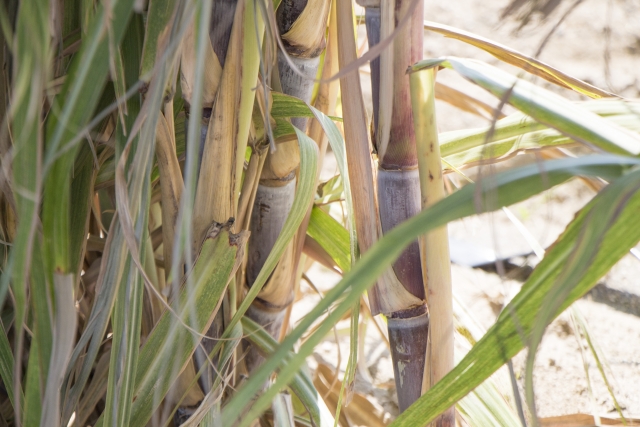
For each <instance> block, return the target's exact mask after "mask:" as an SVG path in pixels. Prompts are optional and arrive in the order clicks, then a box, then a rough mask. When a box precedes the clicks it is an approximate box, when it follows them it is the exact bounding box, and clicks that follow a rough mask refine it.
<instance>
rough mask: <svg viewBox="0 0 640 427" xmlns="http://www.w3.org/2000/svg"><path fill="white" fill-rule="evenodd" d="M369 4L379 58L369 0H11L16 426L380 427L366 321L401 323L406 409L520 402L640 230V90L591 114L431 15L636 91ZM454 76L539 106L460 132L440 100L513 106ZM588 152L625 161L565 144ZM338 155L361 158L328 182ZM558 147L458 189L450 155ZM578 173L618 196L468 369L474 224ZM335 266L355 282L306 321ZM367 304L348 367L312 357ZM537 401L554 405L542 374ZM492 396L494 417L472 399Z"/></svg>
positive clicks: (2, 352)
mask: <svg viewBox="0 0 640 427" xmlns="http://www.w3.org/2000/svg"><path fill="white" fill-rule="evenodd" d="M362 5H363V6H364V7H365V21H366V29H367V34H368V38H369V52H368V53H365V54H364V55H363V56H361V57H358V53H357V48H356V37H355V34H356V31H355V28H354V21H355V20H354V10H353V4H352V2H351V1H349V0H334V1H330V0H282V1H279V2H278V1H276V2H264V1H260V0H258V1H253V2H251V1H246V0H201V1H196V0H185V1H177V0H150V1H148V2H139V1H133V0H111V1H109V2H106V1H105V2H80V1H71V0H69V1H68V0H64V1H58V2H41V1H36V0H23V1H21V2H10V1H0V29H1V31H0V55H1V56H0V65H1V66H2V67H1V71H2V76H1V77H2V78H0V119H1V123H0V153H1V157H0V162H1V163H0V165H1V166H2V174H1V175H0V189H1V190H2V191H1V192H0V193H1V194H0V239H1V241H0V254H1V257H0V263H1V270H2V274H1V276H0V306H1V307H2V311H1V312H0V314H1V316H0V317H1V319H0V323H1V326H2V327H1V328H0V379H1V381H2V390H1V391H2V393H0V424H2V425H15V426H22V425H24V426H35V425H40V426H85V425H92V426H111V425H125V426H126V425H132V426H142V425H153V426H169V425H183V426H196V425H201V426H209V425H225V426H227V425H229V426H231V425H234V426H236V425H237V426H247V425H252V424H254V423H257V422H259V423H260V425H286V426H293V425H314V426H326V425H334V424H336V423H337V424H340V425H343V426H347V425H353V424H356V423H358V422H360V423H363V422H364V423H372V424H373V423H375V422H376V421H377V420H376V419H375V416H373V415H372V412H371V411H369V409H370V408H371V404H370V402H369V403H367V400H366V398H365V397H364V396H362V395H360V394H358V393H357V391H355V388H354V386H353V385H354V381H355V378H356V375H355V373H356V371H357V370H358V369H360V370H362V371H361V373H362V374H363V375H364V376H366V375H368V372H367V371H366V354H364V353H363V348H364V345H365V342H364V334H363V333H361V332H362V331H363V330H364V329H365V328H364V327H363V325H365V324H366V323H365V322H368V321H370V320H367V319H368V316H369V315H373V316H375V315H378V314H382V315H383V316H384V318H385V321H386V328H387V330H386V335H387V336H388V342H389V350H390V354H391V357H392V362H393V370H394V374H395V382H396V389H397V394H398V404H399V409H400V411H401V412H402V414H401V415H400V417H399V419H398V420H396V421H395V425H427V424H428V423H431V422H435V424H436V425H443V426H446V425H453V423H454V421H455V412H454V408H453V406H454V404H456V402H457V401H458V400H460V399H462V401H461V402H460V408H461V409H462V411H461V413H463V414H464V415H465V417H466V420H467V421H468V422H469V423H470V424H472V425H482V423H483V422H485V421H484V420H485V419H487V418H486V414H487V413H490V414H493V415H492V416H494V417H497V418H500V419H503V420H513V419H515V417H516V416H515V415H513V413H510V412H509V410H510V409H509V408H506V409H505V406H506V404H505V400H504V399H503V395H504V393H503V392H502V391H497V388H496V387H494V386H493V385H492V384H493V383H491V380H489V381H488V382H487V383H485V384H482V383H483V381H485V380H487V378H489V377H490V376H491V375H492V374H493V373H494V372H495V371H496V370H498V369H499V368H500V366H502V365H503V364H504V363H506V362H507V361H508V360H509V359H510V358H511V357H513V356H514V355H515V354H516V353H517V352H518V351H519V350H520V349H522V348H524V347H525V346H530V348H531V349H535V348H536V346H537V344H538V343H539V341H540V339H541V334H542V331H543V329H544V327H545V326H546V325H547V324H548V323H549V322H550V321H551V320H552V319H553V318H554V317H555V316H556V315H558V314H559V313H560V312H561V311H562V310H563V309H564V308H566V307H567V306H568V305H569V304H570V303H571V302H572V301H575V299H577V298H578V297H579V296H580V295H582V294H584V292H586V291H587V290H588V289H589V288H590V287H591V286H593V285H594V284H595V283H596V281H597V280H598V278H599V277H600V276H602V275H603V274H605V273H606V271H608V270H609V269H610V268H611V266H612V265H613V264H614V263H615V262H616V261H617V260H618V259H620V258H621V257H622V256H623V255H624V253H626V251H627V250H628V249H629V248H630V247H632V246H633V245H635V244H636V243H637V242H638V240H640V230H639V229H638V228H637V227H635V226H634V224H633V221H634V218H637V214H638V211H639V209H640V208H639V206H640V196H639V195H638V190H637V189H638V188H640V186H639V185H638V182H639V181H640V177H639V175H638V172H637V169H638V167H639V166H640V165H639V164H638V160H637V158H636V156H637V155H638V154H640V138H639V137H638V132H639V131H640V125H639V124H638V120H637V113H638V111H640V107H638V105H637V103H631V102H624V101H621V100H614V99H609V100H600V101H592V102H591V103H587V104H584V105H583V104H576V103H574V102H570V101H568V100H566V99H564V98H562V97H560V96H558V95H555V94H553V93H551V92H549V91H547V90H543V89H541V88H539V87H537V86H534V85H533V84H531V83H529V82H527V81H526V80H525V79H523V78H521V77H514V76H512V75H510V74H507V73H504V72H502V71H498V70H497V69H495V68H493V67H490V66H488V65H487V64H484V63H480V62H477V61H472V60H466V59H460V58H453V57H451V58H439V59H427V60H423V58H422V39H423V30H424V28H427V29H429V30H431V31H437V32H440V33H444V34H446V35H448V36H451V37H456V38H459V39H460V40H462V41H464V42H467V43H469V44H472V45H474V46H477V47H479V48H482V49H485V50H487V51H489V52H490V53H492V54H494V55H496V56H497V57H498V58H500V59H501V60H503V61H505V62H508V63H511V64H513V65H516V66H519V67H520V68H522V69H523V70H524V71H526V72H530V73H532V74H534V75H536V76H538V77H542V78H545V79H547V80H548V81H550V82H552V83H554V84H556V85H559V86H562V87H565V88H569V89H572V90H574V91H576V92H578V93H581V94H583V95H587V96H590V97H593V98H598V97H607V96H610V95H611V94H609V93H607V92H605V91H602V90H600V89H597V88H595V87H593V86H591V85H588V84H586V83H584V82H581V81H579V80H577V79H574V78H571V77H570V76H567V75H566V74H564V73H562V72H560V71H559V70H555V69H553V68H551V67H550V66H548V65H547V64H544V63H541V62H540V61H537V60H535V59H533V58H530V57H527V56H526V55H523V54H521V53H519V52H516V51H514V50H512V49H509V48H507V47H505V46H502V45H499V44H497V43H495V42H492V41H490V40H487V39H483V38H481V37H478V36H475V35H473V34H470V33H467V32H464V31H461V30H458V29H455V28H451V27H446V26H443V25H440V24H435V23H428V22H427V23H425V22H423V20H422V14H423V10H422V7H423V6H422V3H421V2H420V1H419V0H395V1H386V0H383V1H381V2H378V3H376V2H375V1H370V0H367V2H365V3H362ZM367 61H370V62H371V73H372V88H371V91H372V95H373V116H372V117H368V116H367V109H366V108H365V106H364V101H363V88H362V86H361V84H360V76H359V71H358V70H359V68H360V66H361V65H363V64H365V63H366V62H367ZM443 67H445V68H451V69H453V70H455V71H456V72H458V73H460V74H461V75H462V76H464V77H466V78H467V79H469V80H471V81H472V82H474V83H476V84H477V85H479V86H481V87H483V88H485V89H487V90H488V91H490V92H491V93H493V94H494V95H495V96H496V97H498V98H499V99H501V100H503V102H509V103H510V104H511V105H513V106H514V107H515V108H517V109H519V110H520V111H521V112H519V113H515V114H512V115H510V116H506V117H504V118H501V119H500V120H498V121H496V122H495V123H492V124H491V125H490V126H488V127H487V128H482V129H469V130H463V131H456V132H449V133H442V134H438V132H437V128H436V115H435V101H434V99H435V97H441V98H442V99H445V100H447V101H448V102H452V103H453V104H454V105H456V106H458V107H460V108H462V109H464V110H465V111H474V112H479V113H480V114H483V113H484V114H486V113H487V112H489V113H491V114H492V115H495V117H502V115H501V114H499V113H495V112H493V110H492V109H491V108H490V107H487V106H486V104H483V103H481V102H480V101H478V100H475V99H474V98H473V97H471V96H468V95H466V94H463V93H461V92H459V91H458V92H456V91H455V90H454V89H451V88H448V89H447V88H446V87H444V86H442V85H439V84H438V83H437V82H436V69H438V68H443ZM407 70H408V71H407ZM494 113H495V114H494ZM340 114H341V117H336V115H340ZM579 143H582V144H583V143H587V144H589V145H587V146H588V147H593V146H595V147H597V149H598V150H600V151H604V152H607V153H611V154H606V155H605V154H595V155H591V156H584V155H582V156H578V157H576V158H567V157H564V154H563V153H566V152H567V151H566V150H571V149H572V147H574V146H575V145H577V144H579ZM328 146H330V147H331V152H332V156H333V157H334V158H335V160H336V163H337V167H338V169H339V174H338V175H337V176H335V177H334V178H331V179H330V180H329V181H328V182H321V181H320V170H321V169H322V165H323V159H324V157H325V154H326V153H327V151H328ZM558 147H562V148H563V150H564V151H558V150H557V148H558ZM532 149H535V150H543V152H544V153H546V154H545V155H546V156H547V157H555V158H556V159H555V160H545V161H544V162H542V165H543V166H544V167H543V168H542V169H543V171H544V172H543V173H542V172H540V169H538V166H536V165H534V166H531V165H530V166H527V167H524V168H518V169H515V170H509V171H506V172H504V173H501V174H498V175H496V176H494V177H491V178H492V179H490V180H489V179H487V180H484V181H480V182H477V183H472V184H469V185H466V186H464V187H463V188H461V189H460V190H458V191H455V192H453V193H452V194H449V195H446V193H445V191H444V188H445V186H444V182H445V175H444V174H445V173H460V172H461V170H462V169H463V168H465V167H467V166H469V165H472V164H477V163H479V162H496V161H502V160H506V159H508V158H509V157H510V156H512V155H514V154H515V153H518V152H522V151H526V150H532ZM559 153H560V154H559ZM559 156H561V158H557V157H559ZM574 175H580V176H581V177H582V179H587V178H589V179H591V181H590V182H591V183H592V184H593V188H595V189H596V190H598V191H600V193H598V194H597V195H596V196H595V197H594V199H593V200H592V202H591V203H590V204H588V205H587V206H586V207H585V208H584V209H583V210H582V211H581V212H580V213H579V214H578V215H577V216H576V218H575V219H574V220H573V221H572V223H571V224H570V225H569V227H568V228H567V231H566V232H565V233H564V234H563V235H562V236H561V237H560V238H559V239H558V241H557V242H556V244H555V245H554V246H553V248H551V249H550V250H549V251H548V253H547V254H546V256H545V258H544V260H543V261H542V262H540V264H539V265H538V266H537V267H536V269H535V271H534V274H533V275H532V276H531V278H530V279H529V281H528V283H527V284H525V287H524V289H526V292H523V293H521V294H519V295H518V296H516V297H515V298H514V300H513V301H512V302H511V303H510V304H509V305H508V306H507V307H506V308H505V311H504V314H503V315H502V316H501V317H500V318H499V319H498V321H497V323H496V325H495V326H494V327H493V328H492V329H491V330H490V331H488V332H487V333H486V335H485V336H484V337H483V338H481V339H479V340H477V343H475V345H474V346H473V348H472V349H471V350H470V351H469V353H468V354H467V355H466V356H465V357H464V358H462V360H461V361H460V362H459V364H458V365H456V366H455V367H454V358H453V335H454V317H453V301H454V300H453V297H452V293H451V278H450V270H449V268H450V267H449V256H448V246H447V232H446V224H447V222H449V221H452V220H455V219H459V218H463V217H466V216H471V215H474V214H476V213H477V212H483V211H491V210H495V209H498V208H501V207H503V206H507V205H509V204H512V203H515V202H518V201H521V200H525V199H526V198H528V197H531V196H533V195H535V194H538V193H540V192H542V191H544V190H546V189H548V188H549V187H550V186H552V185H555V184H558V183H561V182H564V181H566V180H568V179H569V178H571V177H572V176H574ZM596 178H597V179H596ZM603 180H604V181H603ZM605 181H606V182H609V183H610V184H609V185H607V186H604V184H603V183H604V182H605ZM327 193H329V194H327ZM337 206H340V207H342V208H344V209H338V210H339V211H341V212H342V211H344V214H343V215H336V209H332V207H337ZM586 229H589V230H591V232H590V233H586V234H585V233H584V230H586ZM310 261H318V262H321V263H322V264H324V265H325V266H328V267H329V268H331V269H332V270H334V271H335V272H338V273H339V274H342V275H343V279H342V280H341V281H340V282H339V283H338V284H337V285H335V286H334V287H333V288H332V289H331V290H330V291H328V292H327V293H325V294H324V295H322V298H321V299H320V300H319V301H318V302H317V304H316V305H315V306H314V307H312V308H311V309H310V310H309V312H308V313H306V315H305V316H304V317H303V318H301V319H300V320H299V321H298V322H296V323H295V325H294V324H293V322H291V321H290V318H291V311H292V307H293V305H294V303H295V301H296V299H297V298H298V297H299V295H300V283H301V281H302V277H305V280H308V278H307V277H306V270H307V268H308V267H309V265H310ZM562 266H566V267H567V268H566V271H562V268H561V267H562ZM365 293H367V297H368V298H366V300H365V299H364V298H363V296H364V295H365ZM361 312H362V316H361V315H360V314H361ZM347 317H349V318H350V322H351V326H350V342H351V348H350V355H349V358H348V363H347V369H346V372H345V376H344V378H343V380H342V381H341V380H339V379H338V377H337V376H335V375H334V377H333V378H329V374H328V373H327V369H326V366H325V367H322V366H319V367H318V371H317V373H316V374H317V375H315V376H314V377H313V378H312V377H311V375H310V373H309V371H308V369H307V367H306V359H307V357H308V356H310V355H311V354H312V353H313V351H314V349H315V348H316V347H317V346H318V345H319V344H320V343H321V342H322V341H324V340H325V339H326V336H327V335H328V334H329V333H330V332H331V330H332V329H333V328H334V327H335V325H336V324H337V323H338V322H339V321H340V320H342V319H345V318H347ZM458 317H460V316H458ZM457 321H458V322H460V318H458V319H457ZM376 322H377V321H376ZM374 324H375V325H377V324H378V323H374ZM456 325H457V324H456ZM457 327H458V326H455V328H457ZM383 332H384V331H383ZM383 335H384V333H383ZM465 336H467V337H468V336H470V335H469V334H467V335H465ZM474 338H479V337H474ZM294 349H295V351H294ZM532 354H535V351H533V352H532ZM532 358H533V355H531V356H530V363H529V365H528V366H529V370H528V371H527V376H528V378H529V379H530V378H531V375H532V373H531V366H533V365H532V363H531V360H533V359H532ZM322 381H324V382H322ZM529 384H530V383H529ZM336 386H337V387H338V389H339V390H337V391H336ZM477 386H481V387H478V389H476V390H475V391H473V393H472V394H471V395H470V396H469V397H467V398H464V396H465V395H467V394H468V393H470V392H471V391H472V390H473V389H474V388H476V387H477ZM485 386H486V387H485ZM487 390H489V391H487ZM320 391H322V393H320ZM483 393H484V394H483ZM486 393H489V394H491V393H493V394H496V395H497V396H498V399H493V400H491V402H490V399H486V398H485V397H486ZM421 395H423V396H422V397H421ZM463 398H464V399H463ZM526 398H527V399H528V401H529V402H530V406H531V407H532V408H533V404H532V403H531V402H533V394H532V392H531V389H530V388H529V389H527V393H526ZM479 400H480V401H482V404H480V406H482V405H484V406H486V407H488V408H489V410H486V409H482V408H484V407H482V408H481V409H480V410H478V411H477V412H476V413H477V414H479V415H477V417H476V416H473V415H470V414H474V408H476V409H477V406H478V403H477V402H478V401H479ZM349 402H351V403H349ZM367 405H369V406H367ZM474 405H475V406H474ZM354 408H359V411H358V410H356V409H354ZM363 408H369V409H363ZM496 408H497V409H496ZM367 411H369V412H368V413H367ZM501 411H502V412H501ZM505 411H506V415H504V414H505ZM363 413H364V416H363ZM499 414H503V415H500V416H498V415H499ZM532 414H534V416H535V412H534V411H532ZM474 423H475V424H474ZM381 425H382V424H381Z"/></svg>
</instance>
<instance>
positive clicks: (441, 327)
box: [410, 69, 455, 427]
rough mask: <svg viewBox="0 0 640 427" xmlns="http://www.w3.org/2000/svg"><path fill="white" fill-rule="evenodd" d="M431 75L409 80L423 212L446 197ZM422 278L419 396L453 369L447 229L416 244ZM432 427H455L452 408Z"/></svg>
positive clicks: (420, 74) (419, 74)
mask: <svg viewBox="0 0 640 427" xmlns="http://www.w3.org/2000/svg"><path fill="white" fill-rule="evenodd" d="M435 75H436V71H435V70H434V69H430V70H424V71H421V72H415V73H412V74H410V85H411V99H412V108H413V121H414V127H415V132H416V140H417V142H418V144H417V153H418V166H419V171H420V190H421V204H422V208H423V209H425V208H427V207H429V206H431V205H433V204H435V203H436V202H438V201H439V200H441V199H442V198H444V197H445V192H444V183H443V175H442V161H441V158H440V144H439V143H438V130H437V127H436V111H435ZM421 246H422V248H423V252H424V256H423V258H422V259H423V263H424V264H423V273H424V280H425V283H426V284H427V288H426V289H427V293H428V302H429V310H430V316H431V320H430V321H431V327H430V330H429V332H430V337H429V339H430V343H431V344H430V346H429V349H428V355H427V358H428V360H429V362H430V363H429V366H428V367H427V369H425V373H424V375H425V379H424V381H423V382H424V386H423V391H426V390H428V388H430V387H431V386H432V385H434V384H435V383H437V382H438V381H440V380H441V379H442V378H443V377H444V376H445V375H446V374H447V373H449V371H451V370H452V369H453V367H454V363H455V362H454V355H453V330H454V329H453V328H454V325H453V301H452V290H451V260H450V256H449V236H448V233H447V226H446V225H445V226H443V227H440V228H438V229H436V230H434V231H431V232H430V233H428V234H427V235H426V236H424V237H423V238H422V239H421ZM432 425H435V426H438V427H449V426H455V410H454V408H453V407H451V408H449V409H448V410H447V411H445V412H444V413H442V414H441V415H440V416H439V417H438V418H436V420H435V421H434V423H433V424H432Z"/></svg>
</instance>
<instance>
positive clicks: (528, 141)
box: [439, 100, 640, 168]
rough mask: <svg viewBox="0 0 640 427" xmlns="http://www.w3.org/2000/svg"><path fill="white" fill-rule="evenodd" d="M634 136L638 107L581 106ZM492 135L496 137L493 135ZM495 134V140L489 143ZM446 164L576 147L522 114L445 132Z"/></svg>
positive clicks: (606, 103)
mask: <svg viewBox="0 0 640 427" xmlns="http://www.w3.org/2000/svg"><path fill="white" fill-rule="evenodd" d="M579 105H580V106H581V107H582V108H585V109H588V110H589V111H591V112H593V113H596V114H598V115H599V116H602V117H604V118H606V119H607V120H608V121H611V122H612V123H614V124H616V125H618V126H621V127H623V128H626V129H628V130H630V131H632V132H636V133H638V132H640V120H638V114H637V113H636V112H635V111H634V109H635V107H636V103H625V102H623V101H611V100H598V101H591V102H587V103H581V104H579ZM491 132H492V133H491ZM490 133H491V139H489V140H488V137H489V134H490ZM439 138H440V144H441V145H440V149H441V153H442V156H443V158H444V159H445V161H446V162H447V163H448V164H450V165H452V166H453V167H456V168H459V167H462V166H464V165H467V164H470V163H474V162H478V161H481V160H496V159H503V158H509V157H510V156H512V155H514V154H516V153H517V152H519V151H524V150H528V149H537V148H544V147H552V146H557V145H563V144H571V143H574V140H572V139H571V138H569V137H567V136H565V135H563V134H561V133H560V132H558V131H556V130H555V129H550V128H548V127H547V126H545V125H543V124H541V123H538V122H536V121H535V120H533V119H532V118H530V117H528V116H526V115H524V114H522V113H520V112H518V113H514V114H511V115H510V116H508V117H505V118H504V119H501V120H498V121H497V122H496V124H495V126H494V127H493V128H492V127H491V126H485V127H482V128H477V129H464V130H456V131H450V132H444V133H441V134H440V135H439Z"/></svg>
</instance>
